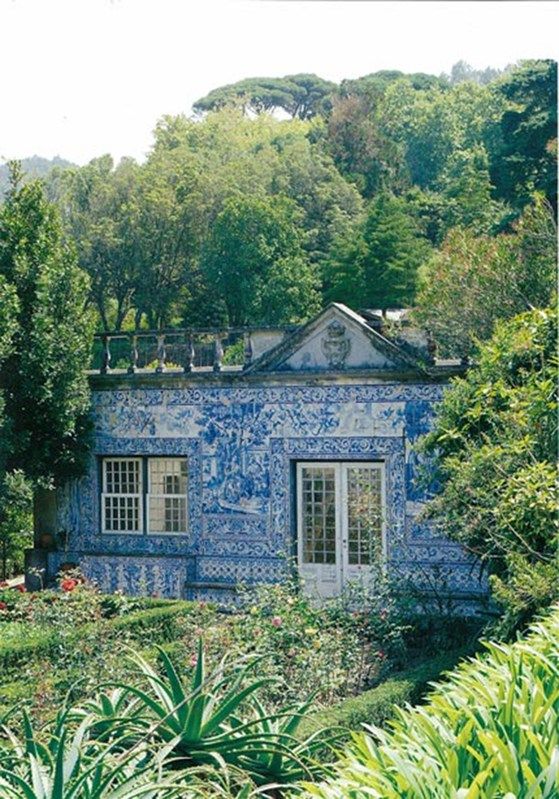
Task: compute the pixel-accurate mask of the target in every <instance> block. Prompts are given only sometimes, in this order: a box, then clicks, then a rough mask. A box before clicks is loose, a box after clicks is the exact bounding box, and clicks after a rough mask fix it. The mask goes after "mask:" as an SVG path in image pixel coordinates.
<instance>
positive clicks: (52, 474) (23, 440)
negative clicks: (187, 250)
mask: <svg viewBox="0 0 559 799" xmlns="http://www.w3.org/2000/svg"><path fill="white" fill-rule="evenodd" d="M20 179H21V173H20V171H19V170H18V168H17V166H13V167H12V183H11V187H10V190H9V192H8V194H7V198H6V202H5V204H4V205H3V206H2V208H1V209H0V280H3V281H4V283H5V285H8V286H10V287H11V289H10V293H11V297H12V308H13V310H12V313H13V321H12V335H11V340H10V344H9V350H8V353H7V355H6V357H5V358H4V360H3V362H2V364H1V366H0V383H1V385H2V388H3V392H4V403H5V405H4V415H5V419H6V423H5V426H4V432H5V433H6V429H7V435H5V436H3V439H4V442H3V443H4V446H5V447H6V455H5V459H4V464H3V466H4V469H5V470H7V471H13V470H16V469H20V470H21V471H22V472H23V474H24V475H25V477H27V478H28V479H30V480H33V481H35V482H37V483H41V484H43V485H49V484H53V483H54V484H58V483H60V482H62V481H63V480H65V479H66V478H68V477H72V476H76V475H78V474H80V473H81V470H82V468H83V465H84V463H85V458H86V457H87V447H86V445H85V441H86V433H87V430H88V428H89V419H88V410H89V391H88V385H87V376H86V373H85V369H86V367H87V365H88V363H89V359H90V346H91V340H90V333H91V319H90V315H89V314H88V313H87V311H86V310H85V305H86V300H87V292H88V284H87V278H86V276H85V274H84V273H83V272H82V271H81V270H80V269H79V268H78V267H77V265H76V257H75V253H74V250H73V248H72V247H71V246H70V245H69V244H68V243H67V242H66V241H65V238H64V236H63V232H62V226H61V222H60V218H59V215H58V212H57V210H56V209H55V208H54V206H53V205H51V204H50V203H48V202H47V200H46V199H45V196H44V192H43V188H42V186H41V184H40V183H39V182H31V183H28V184H27V185H25V186H21V185H20Z"/></svg>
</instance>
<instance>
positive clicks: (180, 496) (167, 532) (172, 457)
mask: <svg viewBox="0 0 559 799" xmlns="http://www.w3.org/2000/svg"><path fill="white" fill-rule="evenodd" d="M162 460H168V461H170V460H173V461H186V492H185V493H184V494H153V493H152V491H151V469H150V464H151V462H152V461H162ZM147 475H148V479H147V492H146V495H145V497H146V535H164V536H169V535H170V536H185V535H188V457H187V456H186V455H169V456H167V455H163V456H160V457H156V458H149V457H148V458H147ZM152 498H153V499H184V523H185V527H186V529H185V530H175V531H173V530H150V526H149V519H150V500H151V499H152Z"/></svg>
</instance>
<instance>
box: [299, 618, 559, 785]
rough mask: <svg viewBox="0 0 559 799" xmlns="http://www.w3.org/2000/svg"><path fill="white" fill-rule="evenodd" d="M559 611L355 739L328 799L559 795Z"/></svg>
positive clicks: (496, 646) (493, 645)
mask: <svg viewBox="0 0 559 799" xmlns="http://www.w3.org/2000/svg"><path fill="white" fill-rule="evenodd" d="M558 642H559V607H556V608H555V609H554V611H553V612H552V613H551V614H550V615H549V617H548V618H547V619H546V620H545V621H543V622H541V623H539V624H536V625H534V626H533V628H532V632H531V634H530V635H529V637H527V638H526V639H525V640H519V641H517V642H516V643H514V644H509V645H504V644H498V643H488V644H486V646H487V649H488V652H487V653H485V654H484V655H482V656H477V657H476V658H474V659H472V660H470V661H469V662H467V663H464V664H462V665H461V666H460V667H458V668H457V669H456V670H455V671H454V672H453V674H451V675H450V676H449V678H448V679H447V681H446V683H445V684H442V685H440V686H439V687H438V688H437V690H436V691H435V692H434V693H433V694H432V695H431V698H430V700H429V702H428V703H427V704H426V705H425V706H423V707H417V708H407V709H405V710H400V711H398V720H397V721H395V722H393V725H392V729H391V730H389V731H383V730H381V729H379V728H377V727H371V728H370V732H369V734H358V735H355V736H354V741H353V744H352V745H351V746H350V747H349V748H348V750H347V752H346V754H345V755H344V757H343V759H342V761H341V763H340V764H339V766H338V767H337V769H336V771H337V773H336V776H335V777H334V778H333V779H332V780H331V781H329V782H326V783H324V784H322V785H312V784H307V783H306V784H305V785H304V786H303V790H304V791H305V792H306V794H305V795H308V796H318V797H322V799H341V798H342V797H351V799H370V797H382V798H383V799H420V798H421V799H423V798H424V799H448V797H450V796H455V797H457V798H458V797H461V798H463V799H466V798H467V797H472V798H473V797H505V796H506V797H513V796H516V797H521V796H522V797H524V798H525V799H528V797H530V799H554V797H556V796H557V795H558V791H559V643H558Z"/></svg>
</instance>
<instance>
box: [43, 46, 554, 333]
mask: <svg viewBox="0 0 559 799" xmlns="http://www.w3.org/2000/svg"><path fill="white" fill-rule="evenodd" d="M455 66H456V69H454V68H453V71H452V74H451V75H450V76H449V77H445V76H441V77H436V76H433V75H425V74H421V73H417V74H409V75H405V74H403V73H400V72H397V71H390V70H385V71H381V72H377V73H373V74H371V75H366V76H364V77H362V78H359V79H357V80H344V81H342V82H341V84H340V85H339V86H336V85H335V84H332V83H330V82H328V81H324V80H322V79H321V78H319V77H317V76H316V75H292V76H287V77H284V78H249V79H246V80H242V81H239V82H238V83H236V84H232V85H229V86H223V87H219V88H217V89H215V90H214V91H212V92H210V93H209V95H208V96H207V97H205V98H202V99H201V100H200V101H198V102H197V103H196V104H195V107H194V110H195V111H196V112H197V115H196V117H194V118H192V119H188V118H186V117H185V116H177V117H165V118H163V119H162V120H160V121H159V123H158V125H157V127H156V130H155V139H154V144H153V146H152V149H151V151H150V152H149V154H148V157H147V160H146V161H145V163H143V164H138V163H136V162H134V161H133V160H131V159H124V160H123V161H121V163H120V164H118V165H116V166H115V165H114V164H113V162H112V160H111V158H110V157H108V156H103V157H101V158H98V159H96V160H94V161H92V162H91V163H90V164H88V165H87V166H84V167H80V168H73V169H66V168H65V169H55V170H54V171H53V172H52V173H51V174H50V175H49V177H48V191H49V193H50V196H51V198H53V199H54V200H56V202H57V203H59V205H60V208H61V211H62V213H63V218H64V222H65V226H66V230H67V231H68V233H69V234H70V235H71V236H72V238H73V239H74V240H75V242H76V245H77V248H78V253H79V260H80V264H81V266H82V267H83V268H84V269H85V270H86V271H87V272H88V274H89V276H90V279H91V295H90V296H91V300H92V302H93V304H94V306H95V308H96V310H97V312H98V317H99V323H100V325H101V326H102V327H103V328H104V329H106V330H107V329H113V328H115V329H117V330H119V329H121V328H122V327H123V326H124V327H125V328H128V327H131V326H134V325H136V326H138V325H147V326H149V327H157V326H159V325H164V326H166V325H172V324H186V325H198V326H208V325H213V324H216V325H217V324H231V325H236V324H241V323H242V324H247V323H248V324H250V323H254V324H261V323H262V322H266V323H269V324H277V323H283V322H297V321H299V320H301V319H303V318H305V317H308V316H309V315H311V314H312V313H313V312H314V310H315V309H316V307H317V305H321V304H322V305H323V304H325V303H326V302H328V301H330V300H340V301H345V302H348V303H349V304H351V305H353V306H355V307H356V308H357V309H359V308H362V307H364V306H369V307H371V306H373V307H374V306H380V307H386V306H404V305H405V306H411V305H414V304H417V303H419V305H420V308H421V310H422V311H424V312H427V311H428V309H429V305H430V302H431V294H430V293H429V292H436V290H437V285H438V277H437V276H438V271H439V270H440V269H441V266H440V264H441V262H442V263H443V264H444V263H445V260H450V261H451V262H452V263H456V262H458V263H459V264H461V262H462V258H465V260H466V262H468V260H471V259H472V258H473V257H474V256H473V255H472V256H470V253H472V250H475V248H476V247H478V243H477V242H478V239H481V243H480V244H479V248H483V247H484V246H486V249H487V248H489V249H491V247H492V246H493V243H495V247H496V248H497V249H498V248H499V246H500V245H501V244H502V243H503V241H504V240H505V237H503V239H502V240H501V239H499V237H498V235H497V234H499V233H501V232H502V231H508V233H509V235H510V239H507V241H508V242H509V244H510V250H511V252H513V250H514V247H516V246H519V239H518V233H517V232H513V233H511V232H510V225H511V224H512V222H513V221H514V220H515V219H517V218H518V217H519V216H520V215H521V214H522V211H523V209H524V208H525V207H526V206H530V205H531V204H532V203H533V195H534V192H535V191H539V192H540V194H541V196H542V197H543V198H544V200H545V201H546V202H547V203H548V204H549V203H550V204H551V205H552V206H553V207H554V206H555V203H556V185H555V184H556V180H555V174H554V164H555V150H556V133H555V126H556V110H555V105H556V90H555V87H554V75H555V73H556V65H555V64H554V62H551V61H534V62H525V63H522V64H520V65H518V66H516V67H511V68H510V69H507V71H506V73H504V74H500V73H498V72H497V71H495V70H493V71H492V70H485V71H476V70H472V69H471V68H470V67H468V65H467V64H463V63H461V64H457V65H455ZM275 112H280V113H279V114H276V116H274V113H275ZM286 116H287V117H288V118H287V119H286V118H285V117H286ZM280 117H284V118H281V119H280ZM537 202H539V203H541V202H543V200H538V201H537ZM527 213H528V214H530V212H529V211H528V212H527ZM248 231H250V236H248ZM496 236H497V238H495V237H496ZM461 237H465V243H462V239H461ZM486 242H487V243H486ZM551 249H552V250H553V251H554V250H555V245H554V244H553V245H551ZM433 250H434V257H433V259H432V260H431V256H432V255H433ZM495 257H497V256H495ZM512 257H513V255H510V256H509V260H510V258H512ZM271 264H273V266H270V265H271ZM433 264H434V265H433ZM532 271H533V272H535V271H536V270H532ZM418 273H421V274H422V275H423V278H424V280H423V286H424V289H423V290H422V291H421V292H420V293H419V295H418V294H417V288H418V279H417V276H418ZM539 279H540V289H541V290H538V292H536V294H535V304H537V305H539V303H540V295H541V294H545V295H546V296H547V295H549V291H550V286H549V271H547V270H546V271H545V272H543V273H542V275H541V277H540V278H539ZM546 281H547V282H546ZM544 284H545V286H544ZM425 286H426V287H427V288H426V289H425ZM231 287H233V288H234V292H233V294H235V296H236V297H238V295H240V294H241V293H242V294H243V302H242V303H241V304H240V305H239V303H238V302H236V301H233V299H232V296H233V295H232V294H231ZM521 289H522V287H520V290H521ZM246 295H251V296H250V298H249V300H248V302H247V297H246ZM252 295H254V296H252ZM286 300H287V301H286ZM526 301H527V302H532V301H533V297H532V295H529V296H528V297H527V298H526ZM518 304H519V303H518V302H517V303H516V305H515V312H518V310H522V309H521V308H518V307H517V306H518ZM457 306H458V303H456V302H454V301H453V307H454V308H456V307H457ZM509 306H510V303H509V302H508V298H507V296H505V301H504V302H503V304H502V307H503V312H502V313H501V312H500V310H499V302H497V301H495V302H492V304H491V307H490V311H491V315H492V316H491V320H493V319H494V318H502V316H507V315H510V307H509ZM489 316H490V314H487V318H488V319H489ZM453 321H454V320H453ZM454 326H455V327H456V328H459V327H460V326H459V324H458V322H455V323H454ZM488 327H490V324H487V325H486V326H485V327H484V329H483V331H482V333H481V334H482V335H488V334H490V332H491V331H490V330H487V329H486V328H488ZM442 329H443V325H442V324H439V325H433V333H434V335H435V336H438V335H439V332H440V331H441V330H442ZM465 329H466V328H465ZM468 332H469V331H468V330H467V329H466V336H465V337H463V338H466V339H467V338H468ZM460 333H461V331H460V330H459V334H460ZM459 334H458V335H454V336H453V338H452V341H450V340H448V339H449V337H446V338H445V336H444V333H442V334H441V343H442V345H443V346H444V347H448V346H450V345H452V346H453V347H454V345H455V344H456V341H457V338H460V335H459Z"/></svg>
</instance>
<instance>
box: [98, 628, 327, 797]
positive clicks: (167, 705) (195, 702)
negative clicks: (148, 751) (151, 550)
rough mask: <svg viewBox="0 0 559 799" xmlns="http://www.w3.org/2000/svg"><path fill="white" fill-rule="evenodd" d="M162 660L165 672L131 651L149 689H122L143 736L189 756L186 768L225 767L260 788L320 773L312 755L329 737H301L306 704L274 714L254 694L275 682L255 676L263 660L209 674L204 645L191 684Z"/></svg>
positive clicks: (162, 654)
mask: <svg viewBox="0 0 559 799" xmlns="http://www.w3.org/2000/svg"><path fill="white" fill-rule="evenodd" d="M159 656H160V660H161V663H162V665H163V674H162V675H161V674H159V673H158V672H157V671H156V670H155V669H154V668H153V667H152V666H151V665H150V664H149V663H147V662H146V661H145V660H144V658H142V657H141V656H140V655H138V654H137V653H132V655H131V659H132V661H133V663H134V664H135V666H136V668H137V670H138V673H139V675H140V677H141V681H142V682H143V685H122V684H121V685H119V688H120V689H121V690H124V691H128V692H129V693H130V694H131V695H133V696H134V697H135V699H136V702H137V705H136V709H137V710H138V707H139V708H140V709H139V711H138V713H137V716H136V722H137V723H138V735H141V736H152V737H153V738H154V739H155V740H157V739H159V740H160V741H161V742H162V743H163V744H166V745H168V746H169V747H170V748H171V749H172V751H173V755H174V756H175V757H177V758H182V759H183V765H193V764H194V765H203V764H215V765H218V766H221V765H222V764H227V765H229V766H233V767H236V768H238V769H241V770H242V771H243V772H245V773H246V774H247V775H248V776H249V777H250V778H251V779H254V781H255V782H257V783H258V784H260V785H262V784H263V783H264V782H268V781H270V780H272V781H275V782H278V783H286V782H291V781H293V780H295V779H299V778H302V777H304V776H310V775H312V774H314V773H316V772H317V771H318V770H319V765H318V763H317V762H316V761H315V760H314V757H313V756H314V754H315V752H316V751H318V749H319V748H321V749H323V748H324V745H325V740H326V736H325V735H324V734H322V735H313V736H311V737H310V738H307V739H306V740H302V741H301V740H298V739H297V738H295V732H296V730H297V727H298V725H299V722H300V720H301V718H302V717H303V715H304V714H305V712H306V710H307V708H308V703H307V704H304V705H299V706H293V707H289V708H287V709H286V710H285V711H284V712H283V713H275V714H272V715H268V714H267V713H266V712H265V710H264V709H263V708H262V706H261V705H260V703H259V702H258V700H257V696H256V695H257V693H258V691H259V690H260V689H261V688H262V687H263V686H264V685H265V684H267V683H268V682H270V679H269V678H266V679H257V678H254V676H252V672H253V670H254V668H255V666H256V665H257V663H258V662H259V661H258V660H254V659H252V660H250V661H248V662H245V663H241V664H239V665H238V666H237V667H234V668H231V669H229V670H226V668H225V661H222V662H221V664H220V666H219V667H218V668H217V669H216V671H215V672H214V673H213V674H211V675H207V673H206V666H205V658H204V651H203V645H202V641H200V642H199V645H198V656H197V661H196V666H195V668H194V674H193V676H192V679H191V680H188V681H187V680H186V679H184V678H182V677H181V676H180V675H179V673H178V671H177V668H176V667H175V665H174V664H173V662H172V660H171V658H170V657H169V656H168V654H167V653H166V652H165V651H164V650H162V649H159ZM242 713H243V714H244V715H241V714H242ZM128 718H130V717H129V716H128ZM105 721H107V717H106V716H105Z"/></svg>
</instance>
